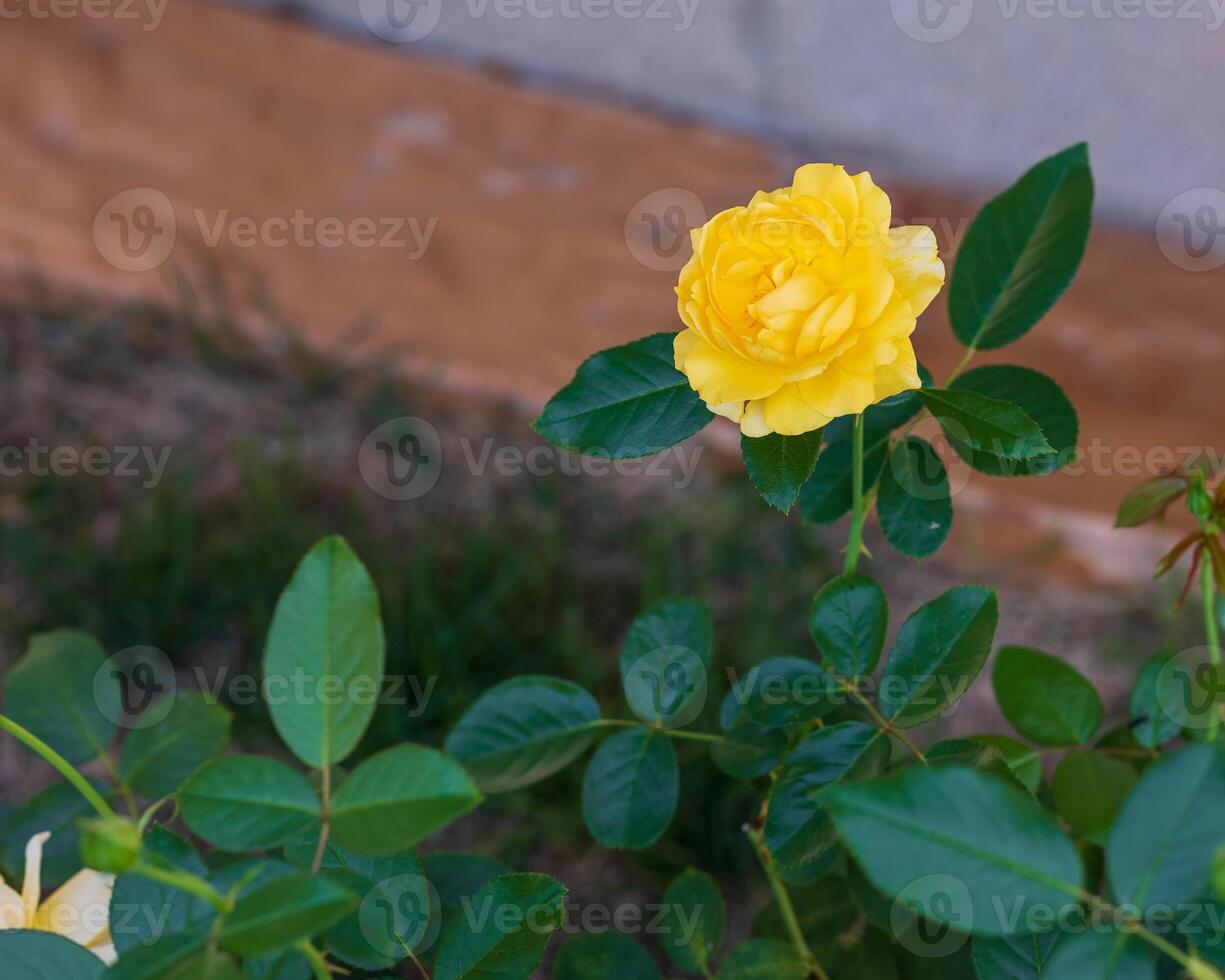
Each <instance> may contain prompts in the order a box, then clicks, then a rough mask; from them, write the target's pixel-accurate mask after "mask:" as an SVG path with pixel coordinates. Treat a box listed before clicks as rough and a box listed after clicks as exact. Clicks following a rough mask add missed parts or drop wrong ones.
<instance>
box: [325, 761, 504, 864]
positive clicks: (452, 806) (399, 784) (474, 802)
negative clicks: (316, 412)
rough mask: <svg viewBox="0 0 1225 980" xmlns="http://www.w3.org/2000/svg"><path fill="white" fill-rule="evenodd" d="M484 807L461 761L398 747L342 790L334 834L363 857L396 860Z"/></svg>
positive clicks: (366, 764)
mask: <svg viewBox="0 0 1225 980" xmlns="http://www.w3.org/2000/svg"><path fill="white" fill-rule="evenodd" d="M480 802H481V794H480V792H479V791H478V790H477V788H476V786H475V785H474V784H473V782H472V780H471V779H469V778H468V774H467V773H466V772H465V771H464V770H463V768H461V767H460V766H459V765H458V764H457V763H456V762H455V761H453V760H452V759H449V758H447V756H445V755H443V754H442V753H441V752H438V751H436V750H435V749H429V748H426V747H425V746H423V745H398V746H396V747H395V748H391V749H386V750H384V751H382V752H380V753H378V754H377V755H373V756H371V757H370V758H369V759H367V760H366V761H365V762H363V763H362V764H361V765H360V766H358V767H357V768H356V769H354V770H353V772H352V773H350V774H349V777H348V778H347V779H346V780H345V781H344V782H343V783H342V784H341V786H340V789H339V790H337V792H336V794H335V795H334V796H333V797H332V833H333V834H334V835H335V837H336V839H337V840H338V841H339V842H340V843H341V844H343V845H344V846H345V847H348V848H350V849H352V850H354V851H356V852H357V853H358V854H366V855H371V856H375V857H377V856H380V855H387V854H394V853H396V852H397V851H403V850H406V849H408V848H410V847H414V846H415V845H417V844H418V843H420V842H421V841H423V840H425V838H427V837H429V836H430V834H432V833H434V832H435V831H438V830H441V829H442V828H443V827H445V826H447V825H448V824H450V823H453V822H454V821H455V820H458V819H459V818H460V817H462V816H463V815H464V814H465V813H467V812H468V811H469V810H473V809H475V808H476V807H477V806H479V805H480Z"/></svg>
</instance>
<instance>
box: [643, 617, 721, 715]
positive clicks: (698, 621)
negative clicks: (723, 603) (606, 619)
mask: <svg viewBox="0 0 1225 980" xmlns="http://www.w3.org/2000/svg"><path fill="white" fill-rule="evenodd" d="M713 630H714V627H713V624H712V623H711V618H710V610H708V609H707V608H706V604H705V603H703V602H699V601H698V600H696V599H664V600H662V601H661V602H657V603H655V605H653V606H651V608H650V609H648V610H647V611H646V612H644V613H643V614H642V615H641V616H639V617H638V618H637V619H635V620H634V623H633V625H632V626H631V627H630V630H629V633H628V634H627V635H626V637H625V642H624V643H623V644H622V646H621V683H622V686H623V688H624V690H625V698H626V700H627V701H628V702H629V705H630V708H632V709H633V711H634V713H635V714H636V715H637V716H638V717H639V718H640V719H641V720H642V721H644V722H646V723H648V724H651V725H656V726H662V727H667V728H678V727H682V726H684V725H687V724H689V723H690V722H692V721H693V720H694V719H695V718H696V717H697V716H698V714H699V713H700V712H701V710H702V708H703V707H704V706H705V704H706V697H707V693H708V685H709V680H708V676H707V673H708V670H709V668H710V662H711V656H712V652H713V651H712V647H713V636H712V634H713Z"/></svg>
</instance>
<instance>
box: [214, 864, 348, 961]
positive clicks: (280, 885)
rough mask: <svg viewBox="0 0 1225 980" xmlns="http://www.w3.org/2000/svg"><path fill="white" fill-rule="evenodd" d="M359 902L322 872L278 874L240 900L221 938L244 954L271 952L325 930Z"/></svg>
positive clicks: (227, 919)
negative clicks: (286, 875) (285, 875)
mask: <svg viewBox="0 0 1225 980" xmlns="http://www.w3.org/2000/svg"><path fill="white" fill-rule="evenodd" d="M359 901H360V899H359V898H358V896H356V895H354V894H353V893H352V892H351V891H349V890H348V889H346V888H342V887H341V886H340V885H338V884H336V883H335V882H334V881H332V880H331V879H330V878H328V877H325V876H322V875H320V876H318V877H316V876H313V875H310V874H297V875H290V876H288V877H285V878H278V879H277V880H276V881H272V882H269V883H268V884H266V885H263V886H262V887H260V888H256V889H254V890H252V891H251V892H249V893H247V894H246V895H243V896H242V897H241V898H239V899H238V901H237V902H236V903H235V904H234V908H233V910H232V911H231V912H230V913H229V914H228V915H227V916H226V917H225V919H224V921H223V923H222V926H221V935H220V942H221V945H222V947H223V948H224V949H228V950H230V952H233V953H238V954H239V955H240V956H258V955H260V954H261V953H270V952H272V951H273V950H276V949H282V948H284V947H285V946H289V945H291V944H292V943H295V942H297V941H298V940H300V939H307V938H310V937H311V936H316V935H318V934H319V933H321V932H323V931H325V930H326V929H327V928H328V927H329V926H333V925H335V924H336V923H337V922H340V921H341V920H342V919H344V918H345V917H346V916H347V915H349V913H350V912H352V911H353V910H355V909H356V908H357V906H358V903H359Z"/></svg>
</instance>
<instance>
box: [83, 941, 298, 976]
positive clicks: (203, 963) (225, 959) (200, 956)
mask: <svg viewBox="0 0 1225 980" xmlns="http://www.w3.org/2000/svg"><path fill="white" fill-rule="evenodd" d="M107 980H111V978H110V977H108V978H107ZM156 980H243V971H242V968H241V967H240V966H239V965H238V963H237V961H236V960H235V959H234V958H233V957H232V956H229V955H228V954H226V953H223V952H221V951H220V950H215V949H205V950H203V951H201V952H199V953H197V954H196V955H195V956H193V957H191V958H190V959H188V960H185V961H183V962H181V963H179V964H178V965H177V966H175V967H173V968H171V969H170V970H169V971H168V972H167V973H163V974H160V975H159V976H158V977H157V978H156ZM247 980H255V977H254V975H253V974H249V976H248V978H247ZM283 980H290V978H289V977H284V978H283Z"/></svg>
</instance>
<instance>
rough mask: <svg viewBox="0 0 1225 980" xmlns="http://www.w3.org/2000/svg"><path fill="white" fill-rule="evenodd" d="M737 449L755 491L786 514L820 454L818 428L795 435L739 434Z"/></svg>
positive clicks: (797, 496)
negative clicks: (754, 436) (753, 436)
mask: <svg viewBox="0 0 1225 980" xmlns="http://www.w3.org/2000/svg"><path fill="white" fill-rule="evenodd" d="M740 451H741V453H742V454H743V455H744V468H745V469H746V470H747V471H748V474H749V479H750V480H751V481H752V483H753V486H755V487H756V488H757V492H758V493H760V494H761V496H762V498H763V499H764V500H765V502H766V503H768V504H769V505H770V506H771V507H773V508H774V509H775V510H781V511H782V512H783V513H784V514H789V513H791V508H792V507H794V506H795V502H796V500H798V499H799V496H800V488H801V487H803V486H804V484H805V483H806V482H807V481H808V478H809V477H810V476H812V471H813V468H814V467H816V465H817V457H818V456H820V455H821V430H820V429H816V430H815V431H813V432H805V433H804V434H803V435H799V436H780V435H779V434H778V433H771V434H770V435H767V436H762V437H761V438H760V439H750V438H749V437H748V436H742V437H741V439H740Z"/></svg>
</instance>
